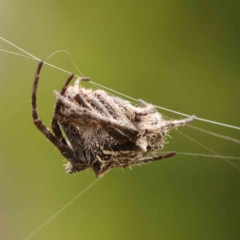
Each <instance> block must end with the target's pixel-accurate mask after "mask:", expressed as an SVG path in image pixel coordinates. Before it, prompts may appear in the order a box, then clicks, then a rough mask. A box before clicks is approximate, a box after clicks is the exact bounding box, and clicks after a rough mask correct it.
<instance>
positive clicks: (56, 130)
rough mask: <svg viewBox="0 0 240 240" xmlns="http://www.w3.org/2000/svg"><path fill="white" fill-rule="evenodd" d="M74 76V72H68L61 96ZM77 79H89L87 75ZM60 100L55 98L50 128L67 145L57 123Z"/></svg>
mask: <svg viewBox="0 0 240 240" xmlns="http://www.w3.org/2000/svg"><path fill="white" fill-rule="evenodd" d="M73 78H74V74H73V73H72V74H70V76H69V77H68V78H67V80H66V82H65V84H64V85H63V87H62V89H61V92H60V94H61V95H62V96H63V95H64V93H65V92H66V90H67V87H68V85H69V83H70V82H71V80H72V79H73ZM78 81H90V78H89V77H83V78H78ZM61 105H62V102H61V101H59V100H57V102H56V105H55V110H54V114H53V119H52V130H53V132H54V134H55V136H56V137H57V138H58V139H60V140H61V142H62V143H63V144H64V145H66V146H67V142H66V140H65V138H64V137H63V135H62V131H61V129H60V126H59V123H58V113H59V110H60V108H61Z"/></svg>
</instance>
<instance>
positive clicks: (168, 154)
mask: <svg viewBox="0 0 240 240" xmlns="http://www.w3.org/2000/svg"><path fill="white" fill-rule="evenodd" d="M174 155H176V152H169V153H167V154H165V155H159V156H156V157H148V158H142V159H139V160H137V161H135V162H130V163H127V164H126V165H123V166H122V167H123V168H126V167H129V166H134V165H141V164H145V163H148V162H154V161H158V160H162V159H165V158H169V157H173V156H174Z"/></svg>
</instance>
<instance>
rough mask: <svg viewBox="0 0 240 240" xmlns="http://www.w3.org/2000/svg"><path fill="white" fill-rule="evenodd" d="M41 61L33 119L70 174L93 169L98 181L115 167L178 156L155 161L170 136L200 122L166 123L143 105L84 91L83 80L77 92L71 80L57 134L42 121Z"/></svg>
mask: <svg viewBox="0 0 240 240" xmlns="http://www.w3.org/2000/svg"><path fill="white" fill-rule="evenodd" d="M43 63H44V62H43V61H40V62H39V64H38V67H37V71H36V74H35V79H34V83H33V89H32V118H33V123H34V124H35V125H36V127H37V128H38V129H39V130H40V131H41V132H42V133H43V134H44V135H45V137H46V138H47V139H49V140H50V141H51V142H52V143H53V144H54V145H55V147H56V148H57V149H58V150H59V151H60V152H61V154H62V155H63V156H64V158H65V159H66V160H68V163H67V164H66V168H65V170H66V172H67V173H76V172H80V171H83V170H85V169H87V168H92V169H93V171H94V173H95V174H96V176H97V177H100V176H102V175H104V173H106V172H107V171H109V170H110V169H111V168H113V167H121V168H125V167H131V166H134V165H141V164H145V163H148V162H153V161H157V160H161V159H164V158H169V157H172V156H174V155H175V154H176V153H175V152H169V153H167V154H165V155H157V156H156V155H154V154H152V156H151V155H150V153H154V152H155V151H156V150H159V149H162V148H163V146H164V139H165V136H166V134H167V132H168V131H169V130H170V129H172V128H176V127H178V126H182V125H185V124H187V123H189V122H191V121H193V120H194V119H195V116H191V117H188V118H185V119H182V120H165V119H163V118H162V116H161V114H160V113H159V112H157V111H156V108H155V106H153V105H151V104H148V103H146V102H145V101H143V100H138V103H139V107H135V106H133V105H132V104H131V103H130V102H128V101H126V100H123V99H121V98H119V97H115V96H110V95H108V94H107V93H106V92H105V91H103V90H95V91H93V90H91V89H85V88H83V87H80V82H81V81H90V78H88V77H83V78H78V79H77V80H76V81H75V83H74V85H73V86H68V85H69V83H70V81H71V80H72V79H73V77H74V74H71V75H70V76H69V77H68V78H67V80H66V82H65V84H64V86H63V88H62V89H61V91H60V93H59V92H57V91H54V94H55V95H56V97H57V102H56V105H55V111H54V114H53V118H52V123H51V127H52V132H51V131H50V130H49V129H48V128H47V127H45V125H44V123H43V122H42V121H41V120H40V118H39V117H38V111H37V98H36V94H37V87H38V81H39V77H40V71H41V68H42V66H43Z"/></svg>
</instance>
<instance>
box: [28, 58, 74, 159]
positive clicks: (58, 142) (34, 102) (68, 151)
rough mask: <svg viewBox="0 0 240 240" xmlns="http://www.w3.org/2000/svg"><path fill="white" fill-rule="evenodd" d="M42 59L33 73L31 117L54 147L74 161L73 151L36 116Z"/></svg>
mask: <svg viewBox="0 0 240 240" xmlns="http://www.w3.org/2000/svg"><path fill="white" fill-rule="evenodd" d="M43 63H44V62H43V61H40V62H39V64H38V67H37V71H36V74H35V78H34V82H33V89H32V119H33V123H34V124H35V126H36V127H37V128H38V129H39V130H40V131H41V132H42V133H43V135H44V136H45V137H46V138H47V139H49V140H50V141H51V142H52V143H53V144H54V145H55V147H56V148H57V149H58V150H59V151H60V152H61V154H62V155H63V156H64V157H65V158H66V159H67V160H68V161H70V162H72V163H74V162H77V159H74V157H73V156H74V152H73V151H72V150H71V149H70V148H68V147H67V146H65V145H64V144H63V143H62V142H61V140H60V139H58V138H57V137H56V136H55V135H54V134H52V133H51V132H50V131H49V130H48V128H47V127H46V126H45V125H44V123H43V122H42V121H41V119H40V118H39V117H38V110H37V97H36V95H37V87H38V81H39V78H40V75H39V74H40V71H41V68H42V65H43Z"/></svg>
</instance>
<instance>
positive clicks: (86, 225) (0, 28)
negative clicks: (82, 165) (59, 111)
mask: <svg viewBox="0 0 240 240" xmlns="http://www.w3.org/2000/svg"><path fill="white" fill-rule="evenodd" d="M239 8H240V3H239V1H236V0H233V1H204V0H202V1H200V0H192V1H190V0H188V1H187V0H183V1H176V0H175V1H174V0H173V1H163V0H160V1H144V0H138V1H136V0H132V1H126V0H121V1H120V0H114V1H110V0H103V1H96V0H92V1H91V0H90V1H83V0H80V1H71V0H68V1H53V0H50V1H26V0H22V1H13V0H8V1H6V0H3V1H1V3H0V15H1V22H0V35H1V36H2V37H4V38H6V39H8V40H10V41H12V42H13V43H15V44H17V45H19V46H20V47H22V48H24V49H26V50H27V51H29V52H30V53H32V54H34V55H35V56H37V57H39V58H41V59H46V58H47V56H49V55H50V54H51V53H53V52H54V51H56V50H59V49H66V50H68V51H69V52H70V53H71V54H72V56H73V58H74V59H75V61H76V63H77V65H78V66H79V67H80V69H81V71H82V72H83V73H84V75H85V76H90V77H91V78H92V79H93V81H95V82H97V83H99V84H102V85H104V86H107V87H110V88H112V89H115V90H117V91H119V92H122V93H124V94H127V95H129V96H131V97H134V98H142V99H144V100H146V101H149V102H151V103H154V104H156V105H160V106H163V107H166V108H170V109H173V110H176V111H179V112H184V113H187V114H196V115H197V116H199V117H202V118H207V119H211V120H215V121H219V122H224V123H229V124H232V125H237V126H239V125H240V113H239V89H240V71H239V63H240V61H239V60H240V47H239V46H240V45H239V37H240V31H239V30H240V29H239V23H240V21H239V20H240V17H239ZM0 48H2V49H7V50H10V51H16V49H14V48H12V47H11V46H9V45H8V44H6V43H4V42H3V41H0ZM49 62H50V63H52V64H55V65H57V66H59V67H61V68H64V69H67V70H68V71H71V72H76V69H75V67H74V66H73V64H72V62H71V60H70V58H69V57H68V55H67V54H64V53H59V54H56V55H54V56H53V57H52V58H50V59H49ZM36 66H37V62H36V61H33V60H29V59H25V58H21V57H18V56H14V55H10V54H7V53H3V52H0V82H1V87H0V97H1V100H0V134H1V137H0V161H1V167H0V189H1V197H0V238H1V239H9V240H15V239H25V238H26V237H27V236H28V235H29V234H31V233H32V232H33V231H34V230H36V229H37V228H38V227H39V226H40V225H41V224H42V223H43V222H45V221H46V220H47V219H48V218H49V217H51V216H52V215H53V214H54V213H56V212H57V211H58V210H59V209H60V208H61V207H62V206H64V205H65V204H66V203H67V202H69V201H70V200H71V199H72V198H73V197H75V196H76V195H77V194H78V193H79V192H80V191H82V190H83V189H84V188H85V187H86V186H88V185H89V184H91V183H92V182H93V181H94V180H95V176H94V175H93V173H92V171H90V170H89V171H86V172H83V173H81V174H77V175H76V176H72V175H67V174H65V173H64V171H63V167H62V165H63V163H64V162H63V157H62V156H61V155H60V154H59V152H58V151H57V150H54V147H53V146H52V144H50V143H49V142H46V139H45V138H44V137H43V135H41V134H40V132H38V131H37V130H36V129H35V127H34V126H33V124H32V122H31V108H30V102H29V100H30V98H31V88H32V82H33V77H34V73H35V69H36ZM66 78H67V74H66V73H63V72H60V71H58V70H55V69H52V68H50V67H48V66H44V68H43V71H42V75H41V81H40V86H39V87H40V88H39V94H38V99H39V113H40V116H41V118H42V119H43V120H44V122H45V123H46V124H47V125H49V123H50V118H51V116H52V113H53V106H54V101H55V97H54V96H53V94H52V90H53V89H57V90H59V89H60V88H61V86H62V84H63V83H64V81H65V79H66ZM85 86H86V87H91V85H85ZM163 114H164V115H166V116H169V117H174V118H181V117H179V116H177V115H173V114H171V113H168V112H165V111H164V112H163ZM193 125H195V126H198V127H202V128H204V129H206V130H211V131H214V132H216V133H219V134H225V135H228V136H231V137H234V138H238V139H239V138H240V135H239V130H233V129H228V128H224V127H220V126H215V125H212V124H207V123H202V122H199V121H196V122H194V123H193ZM179 131H180V132H183V133H184V134H187V135H188V136H190V137H191V138H193V139H195V140H197V141H199V142H200V143H202V144H205V145H206V146H207V147H208V148H211V149H212V150H214V151H216V152H218V153H220V154H222V155H230V156H240V150H239V145H238V144H237V143H233V142H230V141H226V140H221V139H219V138H216V137H212V136H209V135H206V134H203V133H201V132H197V131H195V130H193V129H191V128H187V127H185V128H183V129H182V128H181V129H179ZM179 131H173V132H172V133H171V137H172V138H168V141H169V144H168V145H167V146H166V151H169V150H176V151H179V152H193V153H201V154H211V153H210V152H209V151H208V150H206V149H204V148H202V147H201V146H199V145H197V144H195V143H194V142H192V141H190V140H189V139H187V138H185V137H184V136H182V135H181V134H179ZM233 162H234V163H235V164H236V165H237V166H238V167H239V168H240V163H239V162H238V161H237V160H235V161H233ZM239 168H236V167H233V166H232V165H231V164H228V163H227V162H225V161H224V160H222V159H219V158H203V157H194V156H184V155H178V156H176V157H174V158H172V159H168V160H166V161H162V162H157V163H153V164H148V165H147V166H143V167H135V168H134V169H133V170H132V171H131V170H125V171H124V172H122V171H121V170H119V169H118V170H115V169H114V170H112V171H111V172H110V173H109V174H107V175H106V176H105V177H104V178H103V179H101V180H100V181H99V182H98V183H97V184H96V185H95V186H94V187H93V188H91V189H90V190H89V191H88V192H86V193H85V194H84V195H83V196H82V197H81V198H79V199H78V200H77V201H76V202H74V203H73V204H72V205H71V206H70V207H69V208H67V209H66V210H65V211H64V212H62V213H61V214H60V215H59V216H58V217H57V218H55V219H54V220H53V221H52V222H50V223H49V224H47V225H46V226H45V227H44V228H43V229H42V230H41V231H39V232H38V233H37V234H36V235H34V236H33V237H32V238H31V239H34V240H38V239H39V240H40V239H58V240H62V239H88V240H90V239H115V240H117V239H139V240H140V239H142V240H143V239H154V240H155V239H167V240H180V239H192V240H198V239H199V240H200V239H211V240H213V239H217V240H223V239H240V232H239V222H240V210H239V209H240V207H239V200H240V193H239V192H240V191H239V183H240V171H239Z"/></svg>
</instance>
